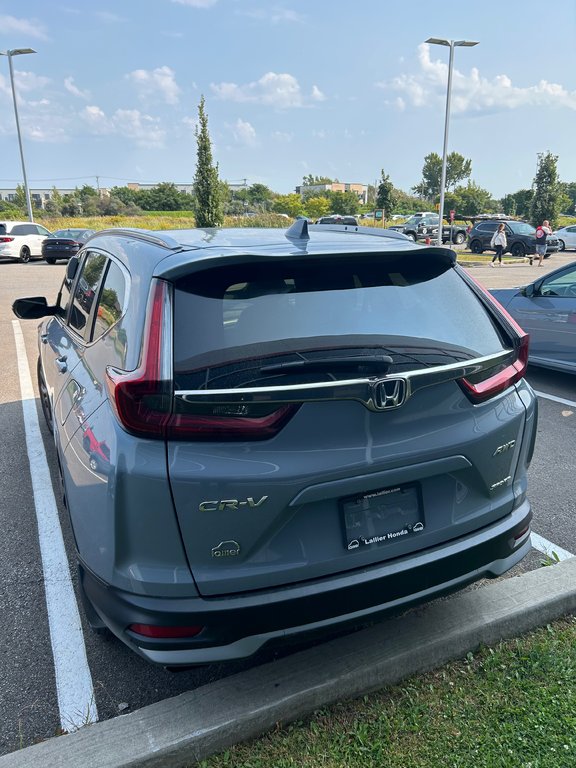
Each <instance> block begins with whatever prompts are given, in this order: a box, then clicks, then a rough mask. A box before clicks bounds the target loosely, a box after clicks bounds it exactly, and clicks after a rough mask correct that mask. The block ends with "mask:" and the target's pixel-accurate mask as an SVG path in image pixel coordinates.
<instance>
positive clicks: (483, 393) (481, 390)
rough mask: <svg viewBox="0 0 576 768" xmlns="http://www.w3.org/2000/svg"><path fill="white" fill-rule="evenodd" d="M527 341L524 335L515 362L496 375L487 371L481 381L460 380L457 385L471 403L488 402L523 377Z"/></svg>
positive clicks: (526, 362)
mask: <svg viewBox="0 0 576 768" xmlns="http://www.w3.org/2000/svg"><path fill="white" fill-rule="evenodd" d="M528 340H529V337H528V334H527V333H525V334H524V336H523V337H522V338H521V339H520V340H519V345H518V349H517V357H516V360H514V361H513V362H512V363H510V364H509V365H507V366H505V367H504V368H502V369H499V370H498V371H497V372H496V373H493V374H490V371H487V372H486V378H485V379H482V380H481V381H470V380H469V379H460V381H459V382H458V383H459V384H460V386H461V387H462V389H463V390H464V392H465V393H466V394H467V395H468V397H469V398H470V400H472V402H473V403H482V402H484V400H489V399H490V398H491V397H494V396H495V395H498V394H500V392H504V390H505V389H508V387H511V386H512V384H515V383H516V382H517V381H520V379H522V378H523V377H524V374H525V373H526V368H527V366H528Z"/></svg>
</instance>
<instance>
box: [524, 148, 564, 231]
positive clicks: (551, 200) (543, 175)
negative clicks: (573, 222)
mask: <svg viewBox="0 0 576 768" xmlns="http://www.w3.org/2000/svg"><path fill="white" fill-rule="evenodd" d="M532 186H533V188H534V197H533V198H532V203H531V205H530V221H531V223H532V224H533V225H534V226H535V227H536V226H538V225H539V224H542V222H543V221H544V220H545V219H547V220H548V221H549V222H550V224H551V226H552V227H554V226H555V225H556V222H557V220H558V216H559V215H560V212H561V206H562V196H563V192H562V187H561V184H560V181H559V179H558V155H553V154H552V152H542V153H540V154H539V155H538V168H537V169H536V176H535V177H534V181H533V183H532Z"/></svg>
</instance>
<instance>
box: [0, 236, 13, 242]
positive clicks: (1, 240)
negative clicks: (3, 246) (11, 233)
mask: <svg viewBox="0 0 576 768" xmlns="http://www.w3.org/2000/svg"><path fill="white" fill-rule="evenodd" d="M13 240H14V238H13V237H0V243H11V242H12V241H13Z"/></svg>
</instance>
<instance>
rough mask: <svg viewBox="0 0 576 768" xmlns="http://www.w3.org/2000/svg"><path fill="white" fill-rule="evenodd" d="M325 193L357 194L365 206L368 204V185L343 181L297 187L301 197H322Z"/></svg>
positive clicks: (297, 192)
mask: <svg viewBox="0 0 576 768" xmlns="http://www.w3.org/2000/svg"><path fill="white" fill-rule="evenodd" d="M323 192H355V193H356V194H357V195H358V200H359V201H360V202H361V203H362V204H363V205H365V204H366V203H367V202H368V185H367V184H346V183H345V182H342V181H334V182H332V183H331V184H302V185H301V186H299V187H296V194H297V195H300V196H301V197H305V196H306V197H309V196H311V195H321V194H322V193H323Z"/></svg>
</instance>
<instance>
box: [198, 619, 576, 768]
mask: <svg viewBox="0 0 576 768" xmlns="http://www.w3.org/2000/svg"><path fill="white" fill-rule="evenodd" d="M200 765H201V766H202V768H320V766H322V767H323V768H549V767H550V766H552V767H553V768H569V766H576V618H573V617H572V618H567V619H565V620H562V621H559V622H556V623H555V624H554V625H550V626H548V627H546V628H544V629H541V630H538V631H536V632H534V633H531V634H530V635H528V636H526V637H522V638H519V639H517V640H512V641H508V642H505V643H501V644H500V645H499V646H497V647H496V648H483V649H482V650H480V651H479V652H478V653H476V654H471V653H469V654H468V656H467V657H466V659H465V660H463V661H459V662H455V663H452V664H448V665H447V666H446V667H443V668H442V669H440V670H437V671H435V672H431V673H429V674H426V675H421V676H419V677H416V678H412V679H409V680H407V681H406V682H405V683H403V684H401V685H398V686H395V687H393V688H389V689H385V690H383V691H381V692H379V693H375V694H373V695H371V696H365V697H363V698H362V699H358V700H355V701H350V702H345V703H342V704H338V705H337V706H334V707H331V708H327V709H323V710H319V711H317V712H315V713H314V714H313V716H312V717H310V718H309V719H308V720H306V721H301V722H296V723H293V724H291V725H288V726H286V727H282V726H281V725H279V726H278V727H277V729H276V730H275V731H274V732H273V733H269V734H267V735H265V736H263V737H262V738H260V739H258V740H256V741H253V742H250V743H247V744H243V745H239V746H236V747H234V748H232V749H229V750H227V751H226V752H225V753H223V754H220V755H215V756H214V757H212V758H210V759H209V760H205V761H203V762H201V763H200Z"/></svg>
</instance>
